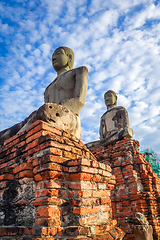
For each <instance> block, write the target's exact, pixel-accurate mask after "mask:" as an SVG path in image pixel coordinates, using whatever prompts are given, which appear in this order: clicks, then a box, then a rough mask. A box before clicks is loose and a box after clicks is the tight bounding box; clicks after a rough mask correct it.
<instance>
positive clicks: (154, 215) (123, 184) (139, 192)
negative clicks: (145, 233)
mask: <svg viewBox="0 0 160 240" xmlns="http://www.w3.org/2000/svg"><path fill="white" fill-rule="evenodd" d="M100 143H101V142H100V141H96V142H95V143H94V142H93V143H89V144H87V146H88V148H89V149H90V151H91V152H92V153H93V154H94V156H95V157H96V158H97V160H98V161H99V162H101V163H105V164H107V165H109V166H110V167H111V168H112V174H113V175H114V176H115V178H116V185H115V187H114V189H113V190H112V192H111V199H112V210H113V218H115V219H117V221H118V226H119V227H120V228H121V229H122V230H123V231H124V232H125V233H126V235H125V237H124V239H127V240H129V239H130V240H131V239H133V228H132V219H134V215H135V213H136V212H141V213H143V214H144V215H145V216H146V218H147V220H148V222H149V224H150V225H152V227H153V239H154V240H159V239H160V219H159V216H160V179H159V178H158V177H157V175H156V174H155V173H154V172H153V170H152V167H151V165H150V164H149V163H148V162H147V161H146V160H145V156H144V155H143V154H140V153H139V143H138V142H137V141H135V140H133V139H124V140H122V141H118V142H116V143H115V144H113V145H109V146H105V144H103V145H102V144H100Z"/></svg>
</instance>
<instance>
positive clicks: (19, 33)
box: [0, 0, 160, 156]
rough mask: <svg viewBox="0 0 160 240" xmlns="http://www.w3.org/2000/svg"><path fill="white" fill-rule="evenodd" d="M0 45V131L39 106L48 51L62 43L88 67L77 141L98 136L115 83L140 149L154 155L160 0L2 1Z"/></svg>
mask: <svg viewBox="0 0 160 240" xmlns="http://www.w3.org/2000/svg"><path fill="white" fill-rule="evenodd" d="M0 46H1V47H0V131H1V130H3V129H5V128H9V127H11V126H12V125H14V124H16V123H18V122H21V121H22V120H24V119H25V118H26V117H27V116H29V115H30V113H31V112H32V111H34V110H36V109H38V108H39V107H40V106H41V105H43V103H44V97H43V94H44V91H45V88H46V87H47V86H48V85H49V84H50V83H51V82H52V81H53V80H54V79H55V78H56V72H55V71H54V69H53V67H52V62H51V57H52V53H53V52H54V50H55V49H56V48H57V47H60V46H67V47H70V48H71V49H72V50H73V51H74V54H75V62H74V68H76V67H79V66H87V67H88V70H89V76H88V92H87V99H86V104H85V106H84V108H83V109H82V111H81V124H82V134H81V135H82V141H83V142H84V143H87V142H91V141H96V140H99V126H100V118H101V115H102V114H103V113H104V112H105V111H106V110H107V109H106V106H105V103H104V98H103V96H104V93H105V92H106V91H108V90H114V91H115V92H116V93H117V96H118V102H117V105H119V106H124V107H125V108H126V109H127V111H128V114H129V119H130V127H131V128H132V129H133V132H134V137H133V138H134V139H136V140H138V141H139V142H140V145H141V147H140V150H144V149H146V148H150V149H152V150H154V151H155V152H156V153H157V154H158V156H160V1H153V0H132V1H131V0H123V1H117V0H90V1H89V0H78V1H77V0H69V1H65V0H38V1H37V0H34V1H32V0H7V1H6V0H1V1H0Z"/></svg>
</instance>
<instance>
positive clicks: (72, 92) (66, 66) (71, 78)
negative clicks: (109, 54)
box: [0, 47, 88, 145]
mask: <svg viewBox="0 0 160 240" xmlns="http://www.w3.org/2000/svg"><path fill="white" fill-rule="evenodd" d="M73 63H74V53H73V51H72V50H71V49H70V48H67V47H59V48H57V49H56V50H55V52H54V53H53V55H52V65H53V67H54V69H55V70H56V72H57V77H56V79H55V80H54V81H53V82H52V83H51V84H50V85H49V86H48V87H47V88H46V90H45V93H44V100H45V104H44V105H42V106H41V107H40V108H39V109H38V110H37V111H34V112H33V113H31V114H30V116H29V117H27V118H26V119H25V120H24V121H22V122H21V123H18V124H16V125H14V126H13V127H11V128H8V129H5V130H3V131H2V132H0V145H2V144H3V142H4V141H5V140H6V139H8V138H10V137H12V136H13V135H15V134H17V133H19V132H22V131H24V130H26V129H27V128H28V127H29V126H30V125H31V124H32V123H33V122H35V121H36V120H42V121H46V122H48V123H50V124H51V125H52V126H53V127H57V128H60V129H63V130H65V131H67V132H69V133H71V134H73V135H75V136H76V137H77V138H80V137H81V123H80V116H79V113H80V111H81V109H82V108H83V106H84V104H85V101H86V94H87V86H88V69H87V68H86V67H84V66H82V67H79V68H75V69H72V68H73Z"/></svg>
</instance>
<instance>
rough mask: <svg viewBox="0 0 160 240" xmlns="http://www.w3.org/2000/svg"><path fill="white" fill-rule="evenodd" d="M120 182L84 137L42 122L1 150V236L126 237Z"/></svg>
mask: <svg viewBox="0 0 160 240" xmlns="http://www.w3.org/2000/svg"><path fill="white" fill-rule="evenodd" d="M114 184H115V177H114V176H112V175H111V168H110V167H109V166H108V165H105V164H104V163H100V162H97V160H96V158H95V157H94V155H93V154H92V153H91V152H90V151H89V150H88V149H87V148H86V147H85V145H84V144H83V143H82V142H81V141H80V140H78V139H77V138H76V137H74V136H73V135H70V134H68V133H67V132H65V131H62V130H58V129H56V128H53V127H50V126H49V125H48V124H47V123H44V122H42V121H36V122H35V123H34V124H32V125H31V126H30V127H29V128H28V129H27V131H24V132H22V133H20V134H18V135H15V136H14V137H12V138H10V139H9V140H7V141H6V142H5V144H4V146H3V147H2V148H1V149H0V239H3V240H7V239H8V240H10V239H13V240H20V239H23V240H31V239H32V240H33V239H37V240H40V239H47V240H50V239H68V240H69V239H79V238H81V239H84V240H85V239H94V240H97V239H108V240H114V239H122V238H123V235H124V234H123V232H122V231H121V230H120V229H119V228H118V227H117V226H116V224H117V221H116V220H113V219H112V209H111V198H110V194H111V189H113V187H114Z"/></svg>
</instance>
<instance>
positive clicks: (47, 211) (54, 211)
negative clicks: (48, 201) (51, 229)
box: [36, 206, 61, 217]
mask: <svg viewBox="0 0 160 240" xmlns="http://www.w3.org/2000/svg"><path fill="white" fill-rule="evenodd" d="M60 215H61V210H60V209H59V208H58V207H52V206H49V207H41V208H39V209H37V212H36V216H37V217H38V216H39V217H59V216H60Z"/></svg>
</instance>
